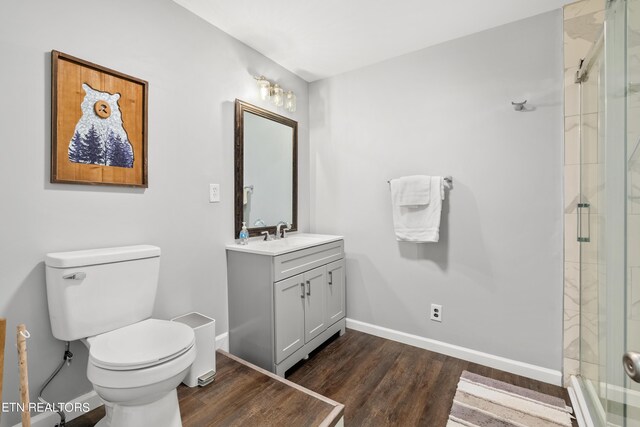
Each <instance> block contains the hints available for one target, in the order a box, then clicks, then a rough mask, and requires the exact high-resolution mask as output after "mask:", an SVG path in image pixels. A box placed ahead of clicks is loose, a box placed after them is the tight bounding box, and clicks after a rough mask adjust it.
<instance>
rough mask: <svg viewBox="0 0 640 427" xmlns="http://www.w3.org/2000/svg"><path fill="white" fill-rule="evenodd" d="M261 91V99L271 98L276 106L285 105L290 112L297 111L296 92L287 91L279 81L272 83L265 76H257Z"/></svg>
mask: <svg viewBox="0 0 640 427" xmlns="http://www.w3.org/2000/svg"><path fill="white" fill-rule="evenodd" d="M254 79H256V82H257V84H258V90H259V92H260V99H262V100H263V101H267V100H271V102H272V103H273V105H275V106H276V107H282V106H284V109H285V110H287V111H288V112H290V113H295V111H296V94H295V93H293V91H291V90H287V91H285V90H284V89H283V88H282V87H280V85H278V84H277V83H271V82H270V81H269V80H267V78H266V77H265V76H255V77H254Z"/></svg>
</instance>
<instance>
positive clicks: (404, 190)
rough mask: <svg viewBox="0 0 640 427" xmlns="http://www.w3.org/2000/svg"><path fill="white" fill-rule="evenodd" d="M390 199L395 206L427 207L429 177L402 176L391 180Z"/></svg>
mask: <svg viewBox="0 0 640 427" xmlns="http://www.w3.org/2000/svg"><path fill="white" fill-rule="evenodd" d="M390 185H391V199H392V203H393V204H394V205H395V206H421V205H428V204H429V200H430V198H431V177H430V176H426V175H411V176H403V177H402V178H397V179H392V180H391V182H390Z"/></svg>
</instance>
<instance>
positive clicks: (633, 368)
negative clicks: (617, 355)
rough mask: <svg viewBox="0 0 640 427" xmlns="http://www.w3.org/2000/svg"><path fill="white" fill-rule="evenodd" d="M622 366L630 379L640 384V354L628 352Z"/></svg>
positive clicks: (623, 358)
mask: <svg viewBox="0 0 640 427" xmlns="http://www.w3.org/2000/svg"><path fill="white" fill-rule="evenodd" d="M622 365H623V366H624V371H625V372H626V373H627V375H628V376H629V378H631V379H632V380H634V381H635V382H637V383H640V353H637V352H635V351H627V352H626V353H625V354H624V356H622Z"/></svg>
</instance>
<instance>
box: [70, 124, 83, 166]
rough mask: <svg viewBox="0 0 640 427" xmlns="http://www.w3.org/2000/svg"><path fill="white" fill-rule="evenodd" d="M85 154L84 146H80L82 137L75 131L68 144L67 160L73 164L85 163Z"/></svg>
mask: <svg viewBox="0 0 640 427" xmlns="http://www.w3.org/2000/svg"><path fill="white" fill-rule="evenodd" d="M85 159H86V154H85V150H84V145H83V144H82V137H81V136H80V134H79V133H78V131H76V133H75V134H74V135H73V138H72V139H71V143H70V144H69V160H70V161H72V162H74V163H86V160H85Z"/></svg>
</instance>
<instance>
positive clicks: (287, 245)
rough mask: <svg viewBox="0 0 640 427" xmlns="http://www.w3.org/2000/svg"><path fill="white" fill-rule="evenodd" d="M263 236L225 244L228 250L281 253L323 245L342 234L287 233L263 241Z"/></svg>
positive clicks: (334, 240)
mask: <svg viewBox="0 0 640 427" xmlns="http://www.w3.org/2000/svg"><path fill="white" fill-rule="evenodd" d="M263 239H264V238H263V237H253V238H251V239H249V243H248V244H246V245H240V244H238V243H237V242H234V243H230V244H228V245H227V246H226V248H227V250H228V251H238V252H249V253H253V254H260V255H271V256H276V255H282V254H286V253H288V252H293V251H298V250H300V249H305V248H310V247H313V246H318V245H323V244H325V243H330V242H336V241H338V240H342V239H343V237H342V236H333V235H329V234H309V233H287V237H285V238H284V239H277V240H269V241H266V242H265V241H264V240H263Z"/></svg>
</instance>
